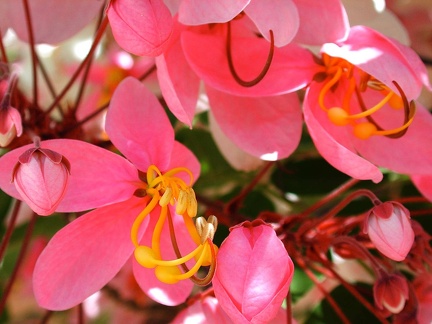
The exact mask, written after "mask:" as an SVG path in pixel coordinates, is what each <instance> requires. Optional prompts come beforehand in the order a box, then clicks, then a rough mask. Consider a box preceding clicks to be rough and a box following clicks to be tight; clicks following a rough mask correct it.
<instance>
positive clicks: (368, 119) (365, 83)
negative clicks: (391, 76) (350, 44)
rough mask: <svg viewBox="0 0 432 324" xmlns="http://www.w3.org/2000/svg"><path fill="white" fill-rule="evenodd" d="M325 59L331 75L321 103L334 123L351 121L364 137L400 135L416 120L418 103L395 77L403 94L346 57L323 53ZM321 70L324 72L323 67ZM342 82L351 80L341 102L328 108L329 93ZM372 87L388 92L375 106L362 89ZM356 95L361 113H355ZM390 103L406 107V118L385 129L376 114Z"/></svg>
mask: <svg viewBox="0 0 432 324" xmlns="http://www.w3.org/2000/svg"><path fill="white" fill-rule="evenodd" d="M323 62H324V64H325V68H326V71H325V73H326V74H327V76H328V77H327V79H326V80H325V81H324V82H325V84H324V85H323V87H322V88H321V91H320V93H319V96H318V104H319V106H320V107H321V109H323V110H324V111H325V112H326V113H327V116H328V118H329V120H330V121H331V122H332V123H333V124H334V125H337V126H347V125H351V126H352V127H353V134H354V136H356V137H357V138H360V139H363V140H365V139H368V138H370V137H371V136H372V135H381V136H387V137H390V138H398V137H401V136H403V135H404V134H405V132H406V130H407V128H408V127H409V126H410V125H411V123H412V120H413V117H414V112H415V106H414V104H411V105H409V104H408V101H407V99H406V97H405V94H404V93H403V90H402V89H401V88H400V86H399V85H398V84H397V83H396V82H395V81H393V83H394V85H395V86H396V88H397V89H398V91H399V93H400V96H398V95H397V94H396V93H394V92H393V91H392V90H391V89H390V88H389V87H388V86H386V85H384V84H383V83H381V82H380V81H378V80H376V79H374V78H373V77H372V76H370V75H369V74H367V73H366V72H364V71H362V70H360V69H357V68H356V67H355V66H353V65H352V64H350V63H349V62H347V61H345V60H343V59H340V58H333V57H330V56H329V55H326V54H323ZM320 73H323V72H322V71H320ZM340 82H344V84H346V82H348V86H347V89H346V90H345V93H344V95H343V98H342V102H341V106H340V107H337V106H336V107H331V108H328V107H327V106H326V103H325V97H326V96H327V94H328V93H329V91H334V90H335V89H336V88H337V87H338V85H339V83H340ZM368 89H369V90H373V91H378V92H381V93H382V94H383V95H384V98H383V99H382V100H381V101H379V102H378V103H377V104H376V105H374V106H373V107H371V108H367V107H366V106H365V104H364V102H363V98H362V93H363V92H365V91H366V90H368ZM353 95H355V96H356V98H357V101H358V103H359V105H360V108H361V109H362V112H360V113H356V114H352V113H351V105H352V97H353ZM386 105H387V108H386V109H389V108H392V109H395V110H400V109H401V108H404V115H405V118H404V124H403V125H402V126H400V127H396V128H393V129H388V130H384V129H382V128H381V127H380V126H379V125H378V124H377V123H376V122H375V120H374V119H373V117H372V116H373V115H374V114H375V113H376V112H377V111H379V110H380V109H383V108H384V107H385V106H386Z"/></svg>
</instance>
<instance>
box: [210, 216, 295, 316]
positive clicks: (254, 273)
mask: <svg viewBox="0 0 432 324" xmlns="http://www.w3.org/2000/svg"><path fill="white" fill-rule="evenodd" d="M217 262H218V263H217V268H216V273H215V276H214V278H213V288H214V292H215V296H216V298H217V299H218V300H219V303H220V305H221V307H222V308H223V309H224V310H225V312H226V313H227V314H228V316H229V317H230V318H231V319H232V320H233V321H234V323H251V322H252V323H268V322H269V321H271V320H272V319H273V318H274V317H276V316H277V314H278V311H279V309H280V306H281V304H282V301H283V299H284V298H285V297H286V295H287V293H288V290H289V285H290V283H291V280H292V276H293V273H294V265H293V263H292V261H291V258H290V257H289V255H288V253H287V251H286V250H285V247H284V245H283V244H282V242H281V241H280V240H279V238H278V237H277V236H276V233H275V231H274V230H273V228H272V227H271V226H270V225H268V224H265V223H264V222H263V221H254V222H252V223H250V222H245V223H242V224H240V225H238V226H235V227H233V228H231V233H230V234H229V236H228V237H227V239H226V240H225V241H224V242H223V243H222V245H221V247H220V249H219V252H218V256H217Z"/></svg>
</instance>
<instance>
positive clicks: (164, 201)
mask: <svg viewBox="0 0 432 324" xmlns="http://www.w3.org/2000/svg"><path fill="white" fill-rule="evenodd" d="M172 196H173V191H172V189H171V188H170V187H168V188H166V189H165V192H164V193H163V195H162V197H161V198H160V200H159V205H160V206H166V205H168V204H169V203H170V201H171V199H172Z"/></svg>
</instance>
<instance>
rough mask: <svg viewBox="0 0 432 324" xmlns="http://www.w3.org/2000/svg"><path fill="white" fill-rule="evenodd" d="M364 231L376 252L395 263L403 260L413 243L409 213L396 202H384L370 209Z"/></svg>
mask: <svg viewBox="0 0 432 324" xmlns="http://www.w3.org/2000/svg"><path fill="white" fill-rule="evenodd" d="M364 231H365V233H367V234H368V235H369V238H370V240H371V241H372V243H373V244H374V245H375V247H376V248H377V249H378V251H380V252H381V253H382V254H384V255H385V256H386V257H388V258H390V259H392V260H395V261H402V260H404V259H405V257H406V256H407V254H408V252H409V251H410V250H411V247H412V245H413V242H414V231H413V229H412V226H411V221H410V213H409V211H408V209H406V208H405V207H404V206H403V205H401V204H400V203H397V202H384V203H382V204H380V205H377V206H375V207H374V208H372V209H371V210H370V211H369V214H368V216H367V218H366V220H365V228H364Z"/></svg>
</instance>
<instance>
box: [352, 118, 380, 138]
mask: <svg viewBox="0 0 432 324" xmlns="http://www.w3.org/2000/svg"><path fill="white" fill-rule="evenodd" d="M376 133H377V128H376V126H375V125H374V124H372V123H368V122H366V123H361V124H357V125H355V126H354V136H355V137H357V138H360V139H363V140H365V139H368V138H369V137H371V136H372V135H375V134H376Z"/></svg>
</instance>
